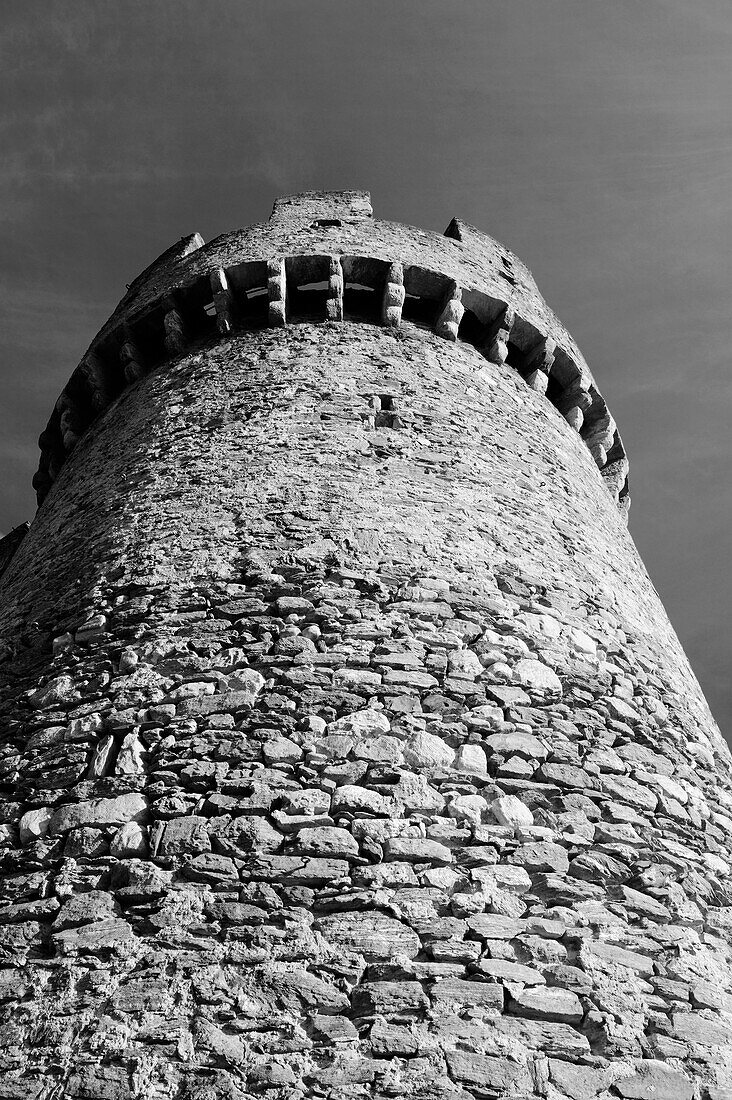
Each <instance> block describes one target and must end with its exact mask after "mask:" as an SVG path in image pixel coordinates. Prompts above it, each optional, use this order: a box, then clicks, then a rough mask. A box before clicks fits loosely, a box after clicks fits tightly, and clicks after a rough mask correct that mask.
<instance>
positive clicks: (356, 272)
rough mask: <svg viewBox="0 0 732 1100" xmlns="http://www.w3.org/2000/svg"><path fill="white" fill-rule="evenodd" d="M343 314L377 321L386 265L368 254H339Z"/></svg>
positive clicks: (375, 322)
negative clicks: (340, 255) (342, 282)
mask: <svg viewBox="0 0 732 1100" xmlns="http://www.w3.org/2000/svg"><path fill="white" fill-rule="evenodd" d="M341 267H342V269H343V278H344V280H345V282H344V287H343V315H344V317H353V318H356V319H358V320H359V321H367V322H372V323H374V324H378V323H379V322H380V320H381V303H382V300H383V294H384V285H385V283H386V279H387V276H388V272H389V264H388V263H386V262H385V261H384V260H375V259H373V257H371V256H342V257H341Z"/></svg>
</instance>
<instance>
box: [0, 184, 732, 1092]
mask: <svg viewBox="0 0 732 1100" xmlns="http://www.w3.org/2000/svg"><path fill="white" fill-rule="evenodd" d="M41 450H42V457H41V464H40V469H39V472H38V474H37V477H36V487H37V490H38V496H39V500H40V502H41V506H40V509H39V511H38V513H37V515H36V517H35V519H34V520H33V522H32V524H31V525H30V526H29V528H28V530H27V533H26V529H25V528H23V529H19V530H17V531H15V532H13V534H12V535H11V536H8V537H7V538H6V539H5V540H4V541H3V543H2V544H0V568H4V574H3V579H2V582H0V682H1V683H2V703H1V717H2V757H1V773H0V774H1V780H0V782H2V795H1V797H2V799H3V801H2V803H1V806H0V809H1V816H0V822H1V823H2V824H0V841H1V844H2V860H3V873H4V877H3V881H2V906H1V907H0V1008H1V1009H2V1014H3V1026H2V1031H1V1033H0V1034H1V1036H2V1038H1V1040H0V1078H1V1081H0V1100H28V1098H30V1100H127V1098H128V1097H129V1098H136V1100H245V1098H249V1097H263V1098H265V1100H312V1098H323V1100H358V1098H366V1097H377V1098H395V1100H401V1098H403V1097H406V1098H415V1100H471V1098H492V1097H517V1098H518V1097H523V1098H527V1097H544V1098H547V1100H557V1098H567V1100H586V1098H587V1100H589V1098H592V1097H600V1098H608V1100H609V1098H610V1097H620V1098H629V1100H632V1098H637V1100H692V1098H694V1100H729V1098H730V1097H732V1015H730V1012H731V1011H732V997H731V996H730V985H731V981H730V978H731V974H732V970H731V969H730V947H729V929H730V927H731V926H732V888H731V887H732V883H731V882H730V878H729V873H730V863H729V857H728V843H729V836H730V832H731V831H732V785H731V784H730V763H731V761H730V756H729V753H728V751H727V749H726V748H725V745H724V743H723V741H722V739H721V737H720V735H719V732H718V730H717V728H716V726H715V724H714V722H713V720H712V718H711V716H710V714H709V711H708V709H707V706H706V704H705V702H704V699H703V697H702V695H701V692H700V690H699V687H698V685H697V683H696V681H695V679H694V677H693V674H692V673H691V671H690V669H689V667H688V664H687V662H686V659H685V657H684V654H683V652H682V650H681V648H680V646H679V643H678V641H677V639H676V637H675V635H674V633H673V631H672V629H671V627H670V625H669V623H668V620H667V618H666V616H665V614H664V611H663V608H662V607H661V604H660V602H659V600H658V598H657V596H656V594H655V592H654V590H653V588H652V586H651V584H650V582H649V580H648V577H647V575H646V573H645V571H644V569H643V566H642V563H641V562H640V560H639V557H638V554H637V552H636V550H635V547H634V545H633V543H632V541H631V539H630V537H629V536H628V533H627V530H626V527H625V514H626V511H627V506H628V503H629V498H628V487H627V462H626V459H625V455H624V451H623V446H622V442H621V440H620V437H619V435H618V433H617V431H616V427H615V423H614V420H613V417H612V415H611V413H610V412H609V410H608V409H607V407H606V405H605V402H604V401H603V398H602V397H601V395H600V393H599V391H598V389H597V387H596V385H595V382H594V380H593V378H592V376H591V374H590V372H589V371H588V369H587V366H586V364H585V362H584V360H583V358H582V356H581V354H580V352H579V350H578V348H577V346H576V344H575V343H574V341H573V340H572V338H571V336H570V335H569V334H568V333H567V332H566V331H565V329H564V328H563V327H562V325H561V324H560V322H559V321H558V320H557V318H556V317H555V316H554V315H553V313H552V312H551V311H550V310H549V309H548V308H547V306H546V304H545V302H544V301H543V299H542V297H541V295H540V294H539V291H538V290H537V288H536V286H535V284H534V281H533V279H532V277H531V275H530V273H529V271H528V270H527V269H526V267H525V266H524V265H523V264H522V263H521V262H520V260H518V259H517V258H516V257H515V256H513V255H512V254H511V253H510V252H508V251H507V250H506V249H505V248H503V247H502V246H500V245H499V244H497V243H496V242H495V241H493V240H492V239H491V238H490V237H487V236H486V235H485V234H483V233H481V232H480V231H479V230H477V229H475V228H473V227H472V226H470V225H466V224H465V223H463V222H461V221H459V220H454V221H453V222H451V224H450V225H449V227H448V229H447V230H446V233H445V235H444V236H439V235H437V234H435V233H425V232H422V231H420V230H417V229H412V228H409V227H406V226H402V225H397V224H393V223H389V222H379V221H374V220H373V218H372V212H371V207H370V205H369V198H368V195H367V194H365V193H363V192H355V191H349V192H341V193H337V194H316V193H306V194H301V195H295V196H293V197H290V198H285V199H280V200H279V201H278V202H277V203H276V204H275V207H274V211H273V214H272V217H271V218H270V220H269V221H268V222H267V224H265V225H255V226H252V227H250V228H248V229H244V230H241V231H237V232H233V233H229V234H226V235H224V236H222V237H219V238H218V239H217V240H215V241H213V242H212V243H211V244H209V245H205V244H204V242H203V240H202V239H201V238H200V237H199V236H198V235H193V236H191V237H186V238H183V239H182V240H181V241H180V242H179V243H178V244H176V245H174V246H173V247H172V248H170V249H169V250H168V251H167V252H165V253H164V254H163V255H162V256H161V257H160V258H159V259H158V260H157V261H156V262H155V263H154V264H152V266H151V267H149V268H148V269H147V270H146V271H145V272H143V274H142V275H140V276H139V277H138V278H137V279H136V280H135V282H134V283H133V284H132V285H131V286H130V287H129V290H128V292H127V294H126V295H125V297H124V298H123V300H122V302H121V303H120V305H119V306H118V308H117V309H116V311H115V312H114V314H113V315H112V317H111V319H110V320H109V321H108V323H107V324H106V325H105V326H104V328H103V329H102V330H101V332H100V333H99V335H98V336H97V337H96V338H95V339H94V341H93V342H92V345H91V347H90V349H89V351H88V352H87V353H86V355H85V356H84V357H83V359H82V361H81V363H80V365H79V366H78V367H77V369H76V370H75V371H74V373H73V374H72V376H71V379H70V381H69V383H68V384H67V386H66V388H65V389H64V392H63V393H62V395H61V397H60V398H59V400H58V401H57V403H56V406H55V409H54V412H53V415H52V417H51V420H50V422H49V425H48V427H47V429H46V430H45V431H44V433H43V435H42V436H41Z"/></svg>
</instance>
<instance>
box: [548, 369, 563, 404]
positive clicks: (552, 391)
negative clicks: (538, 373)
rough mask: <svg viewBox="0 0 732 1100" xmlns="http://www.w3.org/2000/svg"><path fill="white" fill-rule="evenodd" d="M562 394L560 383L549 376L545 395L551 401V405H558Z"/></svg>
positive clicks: (552, 376) (551, 375)
mask: <svg viewBox="0 0 732 1100" xmlns="http://www.w3.org/2000/svg"><path fill="white" fill-rule="evenodd" d="M563 393H564V390H563V387H562V383H561V382H560V381H559V379H558V378H555V377H554V375H553V374H550V375H549V383H548V385H547V388H546V395H547V397H548V398H549V400H550V401H551V403H552V405H554V406H556V405H558V404H559V401H560V399H561V396H562V394H563Z"/></svg>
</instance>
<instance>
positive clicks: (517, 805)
mask: <svg viewBox="0 0 732 1100" xmlns="http://www.w3.org/2000/svg"><path fill="white" fill-rule="evenodd" d="M490 810H491V813H492V814H493V816H494V817H495V819H496V821H498V822H499V824H501V825H506V826H508V827H509V828H511V829H518V828H521V827H522V826H526V825H533V823H534V815H533V814H532V812H531V810H530V809H529V808H528V806H525V805H524V803H523V802H522V801H521V799H520V798H517V797H516V796H515V795H513V794H505V795H500V797H498V798H495V799H494V800H493V801H492V802H491V804H490Z"/></svg>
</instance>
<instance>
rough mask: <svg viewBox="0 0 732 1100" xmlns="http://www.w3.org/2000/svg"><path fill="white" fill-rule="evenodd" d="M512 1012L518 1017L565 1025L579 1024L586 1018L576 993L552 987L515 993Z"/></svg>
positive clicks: (511, 1006)
mask: <svg viewBox="0 0 732 1100" xmlns="http://www.w3.org/2000/svg"><path fill="white" fill-rule="evenodd" d="M510 1011H511V1012H512V1013H514V1014H515V1015H517V1016H528V1017H529V1018H530V1019H539V1020H557V1021H558V1022H559V1023H565V1024H578V1023H579V1022H580V1021H581V1019H582V1017H583V1016H584V1010H583V1008H582V1002H581V1001H580V999H579V997H578V996H577V994H576V993H572V992H571V991H570V990H569V989H559V988H556V987H550V986H540V987H539V988H534V989H525V990H524V991H523V992H521V993H518V992H517V993H515V994H514V995H513V996H512V997H511V1003H510Z"/></svg>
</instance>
